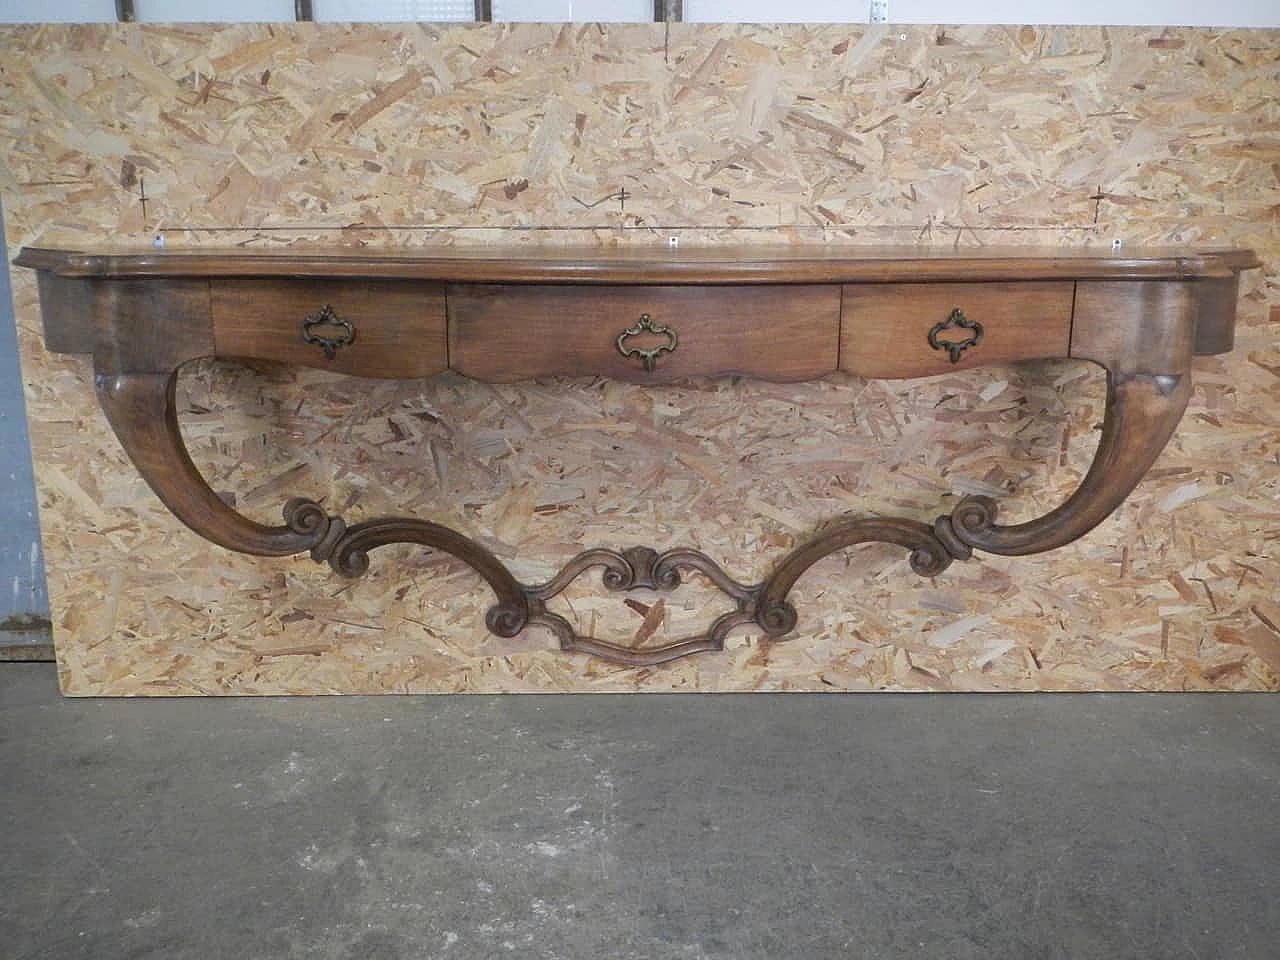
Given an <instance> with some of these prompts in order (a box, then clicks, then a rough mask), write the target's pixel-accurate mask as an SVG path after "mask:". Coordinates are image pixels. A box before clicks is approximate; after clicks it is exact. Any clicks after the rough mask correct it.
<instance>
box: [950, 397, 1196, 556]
mask: <svg viewBox="0 0 1280 960" xmlns="http://www.w3.org/2000/svg"><path fill="white" fill-rule="evenodd" d="M1190 396H1191V377H1190V374H1187V373H1184V374H1180V375H1179V374H1166V375H1153V374H1127V375H1115V374H1112V373H1110V372H1108V375H1107V408H1106V416H1105V418H1104V420H1103V424H1102V437H1101V438H1100V439H1099V441H1098V450H1097V452H1096V453H1095V454H1094V458H1093V463H1092V464H1091V465H1090V467H1089V472H1088V474H1086V476H1085V478H1084V480H1083V481H1082V482H1081V484H1080V486H1079V488H1077V490H1076V491H1075V493H1073V494H1072V495H1071V496H1070V497H1068V498H1067V500H1066V501H1064V502H1063V503H1062V504H1061V505H1060V506H1059V507H1058V508H1057V509H1056V510H1053V511H1051V512H1049V513H1047V514H1045V515H1044V516H1043V517H1037V518H1036V519H1035V520H1030V521H1028V522H1026V523H1018V524H1012V525H1010V526H1001V525H1000V524H997V523H996V522H995V517H996V505H995V502H994V501H992V500H991V499H989V498H987V497H973V498H971V499H968V500H965V501H964V502H963V503H961V504H960V505H959V506H958V507H956V509H955V510H954V511H952V513H951V515H950V516H946V517H939V518H938V521H937V523H936V524H935V526H934V529H935V531H936V532H937V534H938V537H939V538H940V539H941V540H943V541H944V542H946V543H947V544H948V546H949V547H950V546H952V545H953V544H954V545H955V546H959V545H963V546H966V547H971V548H974V549H978V550H985V551H987V552H988V553H999V554H1004V555H1006V556H1022V555H1025V554H1029V553H1040V552H1041V551H1044V550H1053V549H1054V548H1056V547H1061V546H1063V545H1065V544H1068V543H1070V542H1071V541H1073V540H1075V539H1077V538H1079V537H1081V536H1083V535H1084V534H1086V533H1088V532H1089V531H1090V530H1092V529H1093V528H1094V527H1096V526H1097V525H1098V524H1099V523H1101V522H1102V521H1103V520H1105V519H1106V518H1107V517H1108V516H1110V515H1111V512H1112V511H1113V510H1115V509H1116V508H1117V507H1118V506H1120V504H1121V503H1123V502H1124V499H1125V498H1126V497H1127V496H1129V494H1130V493H1132V492H1133V489H1134V488H1135V487H1136V486H1137V485H1138V482H1139V481H1140V480H1141V479H1142V477H1143V474H1145V473H1146V472H1147V470H1148V469H1149V468H1150V467H1151V465H1152V464H1153V463H1155V461H1156V458H1157V457H1159V456H1160V453H1161V451H1162V450H1164V447H1165V444H1167V443H1168V442H1169V438H1170V437H1171V436H1172V435H1173V431H1174V428H1175V427H1177V425H1178V421H1179V420H1180V419H1181V418H1182V412H1183V410H1185V409H1186V406H1187V400H1188V399H1189V398H1190Z"/></svg>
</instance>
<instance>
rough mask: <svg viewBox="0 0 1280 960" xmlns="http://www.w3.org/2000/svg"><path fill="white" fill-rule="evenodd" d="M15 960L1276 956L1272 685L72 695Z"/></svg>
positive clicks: (5, 907)
mask: <svg viewBox="0 0 1280 960" xmlns="http://www.w3.org/2000/svg"><path fill="white" fill-rule="evenodd" d="M0 783H2V784H3V789H2V790H0V815H2V817H3V820H2V821H0V822H3V824H4V827H3V831H4V832H3V834H2V835H0V836H2V839H0V957H3V958H4V960H12V958H24V960H25V958H36V957H40V958H45V957H48V958H58V960H65V958H77V957H85V958H94V960H123V958H164V960H182V958H199V960H211V958H224V957H225V958H234V960H256V958H278V957H287V958H292V957H298V958H303V957H305V958H308V960H328V958H351V960H380V958H402V957H404V958H415V960H416V958H435V957H446V958H485V960H490V958H495V957H503V956H514V957H521V958H552V957H558V958H572V960H577V958H592V960H594V958H604V960H629V958H655V960H667V958H674V960H685V958H688V960H693V958H733V960H740V958H757V957H758V958H766V957H767V958H771V960H774V958H791V957H798V958H825V957H842V958H843V957H850V958H898V957H904V958H913V960H919V958H934V957H937V958H946V960H963V958H984V960H992V958H1005V957H1007V958H1017V960H1036V958H1059V957H1060V958H1072V960H1079V958H1093V957H1098V958H1107V960H1120V958H1127V957H1134V958H1160V960H1165V958H1182V957H1186V958H1200V960H1208V958H1219V957H1249V958H1258V960H1271V958H1275V957H1277V956H1280V946H1278V944H1280V819H1278V813H1280V697H1274V696H1271V697H1267V696H1239V695H1237V696H1226V695H1216V696H1173V695H1157V696H1132V695H1130V696H1091V695H1072V696H1067V695H1058V696H1041V697H1023V696H1013V695H1003V696H987V697H983V696H960V695H951V696H925V695H912V696H893V695H874V696H848V695H831V696H801V695H792V696H764V695H756V696H742V695H738V696H712V695H704V696H688V695H686V696H678V697H665V696H633V697H603V696H596V697H587V696H573V697H570V696H565V697H516V696H511V697H436V698H431V697H422V698H401V697H381V698H347V699H294V700H283V699H272V700H250V699H242V700H150V701H122V700H98V701H92V700H90V701H85V700H79V701H72V700H62V699H60V698H59V696H58V695H57V693H56V690H55V687H54V676H53V669H52V667H51V666H50V665H47V664H22V663H14V664H0Z"/></svg>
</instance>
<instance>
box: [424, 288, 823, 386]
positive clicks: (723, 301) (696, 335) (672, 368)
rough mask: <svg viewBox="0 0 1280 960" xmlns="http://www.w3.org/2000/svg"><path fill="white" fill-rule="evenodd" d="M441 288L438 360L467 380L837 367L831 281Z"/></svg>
mask: <svg viewBox="0 0 1280 960" xmlns="http://www.w3.org/2000/svg"><path fill="white" fill-rule="evenodd" d="M446 298H447V300H448V304H449V365H450V366H451V367H452V368H453V369H454V370H457V371H458V372H459V373H462V374H465V375H466V376H469V377H474V378H476V379H478V380H488V381H496V382H507V381H512V380H521V379H525V378H531V377H548V376H607V377H610V378H615V379H622V380H631V381H634V382H638V383H659V382H664V381H669V380H674V379H678V378H680V377H693V376H715V375H720V374H730V373H737V374H745V375H748V376H753V377H760V378H762V379H765V380H808V379H812V378H814V377H821V376H824V375H826V374H828V373H831V372H832V371H834V370H835V368H836V356H837V349H838V339H839V323H840V288H839V287H838V286H836V285H832V284H818V285H807V284H800V285H791V284H788V285H762V286H749V287H742V286H739V287H717V286H644V285H641V286H598V287H591V286H561V285H543V284H456V285H451V286H449V287H448V290H447V293H446Z"/></svg>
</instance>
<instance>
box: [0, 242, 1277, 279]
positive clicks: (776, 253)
mask: <svg viewBox="0 0 1280 960" xmlns="http://www.w3.org/2000/svg"><path fill="white" fill-rule="evenodd" d="M14 262H15V263H16V264H17V265H18V266H23V267H32V268H35V269H38V270H44V271H48V272H50V273H53V274H56V275H58V276H64V277H103V278H105V277H166V276H171V277H219V276H254V277H270V276H321V277H369V278H386V279H414V280H440V281H456V282H500V283H538V282H543V283H577V284H584V283H585V284H591V283H599V284H633V283H634V284H642V283H643V284H663V283H669V284H745V283H904V282H905V283H910V282H939V281H950V280H954V281H1003V280H1060V279H1072V280H1086V279H1087V280H1107V279H1116V280H1121V279H1196V278H1211V277H1228V276H1231V275H1234V274H1236V273H1238V272H1239V271H1241V270H1247V269H1250V268H1252V267H1256V266H1258V265H1259V261H1258V258H1257V256H1256V255H1255V254H1254V253H1253V251H1251V250H1226V249H1219V250H1215V249H1204V250H1200V249H1196V248H1187V247H1146V248H1140V247H1134V248H1132V249H1130V248H1122V249H1120V250H1113V249H1111V248H1110V247H1107V248H1080V247H1002V248H994V247H993V248H988V247H979V248H958V247H946V248H939V247H858V246H853V245H832V244H825V245H816V244H791V245H778V244H737V245H707V246H694V245H690V246H682V247H668V246H661V247H655V246H648V247H612V248H611V247H582V246H577V247H532V246H529V245H516V244H509V243H508V244H497V245H486V246H449V247H442V246H433V247H400V248H388V247H360V248H349V247H317V246H297V245H291V246H287V247H271V248H267V247H261V248H255V247H236V248H228V247H212V246H211V247H188V248H169V249H163V248H155V247H112V246H104V247H84V248H76V249H67V248H58V249H53V248H41V247H27V248H25V249H23V250H22V252H21V253H20V254H19V256H18V258H17V259H16V260H15V261H14Z"/></svg>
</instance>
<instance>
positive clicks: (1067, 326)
mask: <svg viewBox="0 0 1280 960" xmlns="http://www.w3.org/2000/svg"><path fill="white" fill-rule="evenodd" d="M1074 295H1075V284H1074V283H1071V282H1070V281H1048V282H1025V283H1022V282H1019V283H929V284H912V283H876V284H858V285H849V286H846V287H845V288H844V303H843V307H842V310H841V321H840V369H842V370H847V371H848V372H850V373H854V374H857V375H858V376H862V377H922V376H929V375H931V374H938V373H947V372H948V371H951V370H964V369H967V368H969V367H978V366H982V365H983V364H991V363H1009V362H1012V361H1015V360H1030V359H1033V358H1038V357H1065V356H1067V350H1068V345H1069V343H1070V340H1071V310H1072V302H1073V299H1074ZM931 332H933V339H934V342H935V343H936V344H937V345H936V346H935V345H934V344H933V343H930V333H931ZM953 358H954V359H953Z"/></svg>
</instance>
